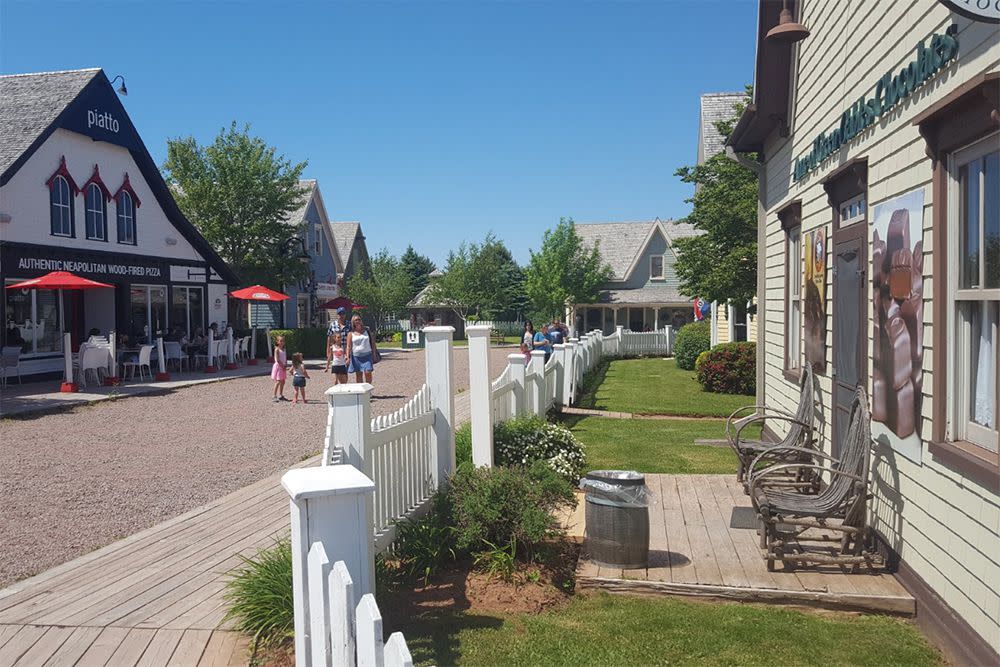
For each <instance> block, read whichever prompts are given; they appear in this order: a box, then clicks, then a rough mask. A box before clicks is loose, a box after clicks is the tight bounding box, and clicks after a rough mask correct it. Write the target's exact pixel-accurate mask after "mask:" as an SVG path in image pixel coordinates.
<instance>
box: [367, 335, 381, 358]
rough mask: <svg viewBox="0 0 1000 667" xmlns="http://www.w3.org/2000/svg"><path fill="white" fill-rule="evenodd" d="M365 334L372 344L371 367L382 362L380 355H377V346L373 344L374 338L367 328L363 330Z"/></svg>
mask: <svg viewBox="0 0 1000 667" xmlns="http://www.w3.org/2000/svg"><path fill="white" fill-rule="evenodd" d="M365 332H366V333H367V334H368V338H369V339H370V340H371V342H372V365H375V364H377V363H378V362H380V361H382V355H381V354H379V351H378V345H376V344H375V336H372V333H371V331H368V329H367V328H365Z"/></svg>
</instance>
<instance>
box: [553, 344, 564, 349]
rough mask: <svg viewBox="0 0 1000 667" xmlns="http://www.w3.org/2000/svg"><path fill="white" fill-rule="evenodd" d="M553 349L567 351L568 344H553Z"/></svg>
mask: <svg viewBox="0 0 1000 667" xmlns="http://www.w3.org/2000/svg"><path fill="white" fill-rule="evenodd" d="M552 349H553V350H565V349H566V343H553V344H552Z"/></svg>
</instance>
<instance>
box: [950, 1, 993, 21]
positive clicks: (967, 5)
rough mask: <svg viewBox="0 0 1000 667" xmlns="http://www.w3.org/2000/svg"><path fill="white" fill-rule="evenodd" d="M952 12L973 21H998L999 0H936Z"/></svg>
mask: <svg viewBox="0 0 1000 667" xmlns="http://www.w3.org/2000/svg"><path fill="white" fill-rule="evenodd" d="M938 1H939V2H940V3H941V4H942V5H944V6H946V7H947V8H948V9H951V10H952V11H954V12H957V13H959V14H961V15H962V16H964V17H965V18H967V19H972V20H973V21H985V22H986V23H1000V0H938Z"/></svg>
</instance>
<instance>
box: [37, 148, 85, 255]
mask: <svg viewBox="0 0 1000 667" xmlns="http://www.w3.org/2000/svg"><path fill="white" fill-rule="evenodd" d="M45 185H46V186H47V187H48V189H49V216H50V224H51V228H50V231H51V233H52V235H53V236H68V237H73V236H74V235H75V226H74V217H73V203H74V202H73V197H74V195H76V194H77V193H78V192H80V189H79V188H78V187H76V183H75V182H74V181H73V177H72V176H70V173H69V169H67V168H66V156H62V157H61V158H60V159H59V168H58V169H56V171H55V173H54V174H52V175H51V176H49V180H47V181H45Z"/></svg>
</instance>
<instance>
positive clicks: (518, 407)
mask: <svg viewBox="0 0 1000 667" xmlns="http://www.w3.org/2000/svg"><path fill="white" fill-rule="evenodd" d="M507 365H508V366H510V379H511V381H512V382H513V383H514V391H512V392H510V396H511V401H512V402H513V404H512V405H511V414H513V415H514V418H515V419H517V418H518V417H523V416H524V414H525V412H527V410H528V396H527V387H526V386H525V359H524V355H523V354H522V353H520V352H514V353H511V354H508V355H507Z"/></svg>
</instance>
